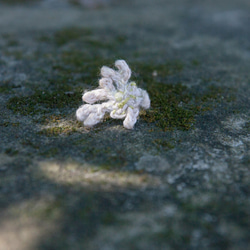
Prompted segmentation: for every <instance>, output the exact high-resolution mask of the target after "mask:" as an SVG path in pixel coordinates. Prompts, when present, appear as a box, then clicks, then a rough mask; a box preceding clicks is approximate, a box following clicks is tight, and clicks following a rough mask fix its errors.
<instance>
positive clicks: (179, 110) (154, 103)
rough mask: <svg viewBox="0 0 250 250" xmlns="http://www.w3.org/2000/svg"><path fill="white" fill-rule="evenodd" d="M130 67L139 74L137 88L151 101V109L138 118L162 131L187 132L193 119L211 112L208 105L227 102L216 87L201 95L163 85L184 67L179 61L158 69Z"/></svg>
mask: <svg viewBox="0 0 250 250" xmlns="http://www.w3.org/2000/svg"><path fill="white" fill-rule="evenodd" d="M134 66H135V68H136V72H139V76H138V80H139V85H142V86H143V85H144V86H145V89H146V90H147V91H148V93H149V96H150V99H151V109H150V110H148V111H147V112H144V113H142V115H141V117H142V118H143V119H144V120H145V121H147V122H149V123H154V124H155V125H156V126H158V127H160V128H161V129H162V130H164V131H167V130H173V129H180V130H189V129H190V128H192V126H193V124H194V123H195V115H197V114H198V113H199V112H201V111H205V110H209V109H211V108H212V105H211V102H213V101H215V100H217V101H218V100H223V101H231V100H230V99H229V98H228V97H229V96H230V95H228V94H227V93H226V90H225V89H224V90H223V89H222V88H220V87H216V86H210V87H208V88H207V89H205V90H204V88H203V89H202V93H201V92H199V91H193V90H191V89H189V88H188V87H186V86H185V85H183V84H181V83H178V84H169V83H166V82H167V78H168V77H169V76H170V75H175V74H178V73H179V72H180V71H181V70H182V69H183V67H184V65H183V64H182V63H181V62H179V61H175V62H172V63H171V62H167V63H165V64H160V65H154V64H153V63H150V64H143V63H138V64H135V65H134ZM132 68H133V66H132Z"/></svg>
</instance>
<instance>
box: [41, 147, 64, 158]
mask: <svg viewBox="0 0 250 250" xmlns="http://www.w3.org/2000/svg"><path fill="white" fill-rule="evenodd" d="M58 153H59V148H58V147H51V148H48V149H45V150H44V151H40V152H39V154H40V155H42V156H44V157H54V156H56V155H57V154H58Z"/></svg>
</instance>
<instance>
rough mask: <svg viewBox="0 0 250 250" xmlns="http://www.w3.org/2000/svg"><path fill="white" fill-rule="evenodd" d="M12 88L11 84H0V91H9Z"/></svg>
mask: <svg viewBox="0 0 250 250" xmlns="http://www.w3.org/2000/svg"><path fill="white" fill-rule="evenodd" d="M10 90H11V87H10V85H9V84H3V85H0V93H8V92H10Z"/></svg>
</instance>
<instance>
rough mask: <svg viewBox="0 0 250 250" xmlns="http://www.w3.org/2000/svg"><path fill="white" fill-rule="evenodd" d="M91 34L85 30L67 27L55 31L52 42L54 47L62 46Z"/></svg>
mask: <svg viewBox="0 0 250 250" xmlns="http://www.w3.org/2000/svg"><path fill="white" fill-rule="evenodd" d="M91 33H92V32H91V30H90V29H87V28H78V27H69V28H65V29H62V30H59V31H57V32H56V33H55V34H54V41H55V43H56V45H58V46H62V45H64V44H67V43H69V42H71V41H74V40H76V39H79V38H81V37H85V36H89V35H91Z"/></svg>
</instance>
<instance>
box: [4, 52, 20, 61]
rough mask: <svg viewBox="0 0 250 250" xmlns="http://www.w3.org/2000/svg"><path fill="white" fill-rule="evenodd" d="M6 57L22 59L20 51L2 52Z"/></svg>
mask: <svg viewBox="0 0 250 250" xmlns="http://www.w3.org/2000/svg"><path fill="white" fill-rule="evenodd" d="M4 54H5V55H6V56H10V57H14V58H15V59H16V60H21V59H23V52H22V51H21V50H11V51H10V50H7V51H4Z"/></svg>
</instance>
